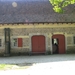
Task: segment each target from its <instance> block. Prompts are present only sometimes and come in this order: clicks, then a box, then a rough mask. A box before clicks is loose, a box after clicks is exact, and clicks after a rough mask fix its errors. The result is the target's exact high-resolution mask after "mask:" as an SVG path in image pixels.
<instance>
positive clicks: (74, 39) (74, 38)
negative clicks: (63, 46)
mask: <svg viewBox="0 0 75 75" xmlns="http://www.w3.org/2000/svg"><path fill="white" fill-rule="evenodd" d="M73 41H74V44H75V36H74V37H73Z"/></svg>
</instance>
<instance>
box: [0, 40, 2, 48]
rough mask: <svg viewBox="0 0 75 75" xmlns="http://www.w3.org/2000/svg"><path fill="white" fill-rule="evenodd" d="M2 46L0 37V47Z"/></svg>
mask: <svg viewBox="0 0 75 75" xmlns="http://www.w3.org/2000/svg"><path fill="white" fill-rule="evenodd" d="M1 46H2V40H1V39H0V47H1Z"/></svg>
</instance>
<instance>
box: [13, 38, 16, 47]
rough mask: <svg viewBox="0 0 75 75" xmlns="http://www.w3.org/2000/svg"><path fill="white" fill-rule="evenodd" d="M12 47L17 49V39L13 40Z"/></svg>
mask: <svg viewBox="0 0 75 75" xmlns="http://www.w3.org/2000/svg"><path fill="white" fill-rule="evenodd" d="M13 45H14V47H17V38H14V39H13Z"/></svg>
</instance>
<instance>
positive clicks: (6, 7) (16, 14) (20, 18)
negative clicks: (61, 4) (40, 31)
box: [0, 0, 75, 23]
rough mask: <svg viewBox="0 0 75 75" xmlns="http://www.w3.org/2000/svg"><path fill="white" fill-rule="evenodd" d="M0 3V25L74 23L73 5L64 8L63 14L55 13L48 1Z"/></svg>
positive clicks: (30, 0) (29, 0) (5, 1)
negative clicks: (15, 5)
mask: <svg viewBox="0 0 75 75" xmlns="http://www.w3.org/2000/svg"><path fill="white" fill-rule="evenodd" d="M14 1H15V2H16V3H17V7H13V6H12V3H13V1H7V0H4V1H2V0H1V1H0V23H26V22H33V23H34V22H75V5H69V6H68V7H66V8H65V11H66V12H65V13H64V14H59V13H55V12H54V11H53V9H52V5H51V4H50V3H49V0H27V1H24V0H22V1H16V0H14Z"/></svg>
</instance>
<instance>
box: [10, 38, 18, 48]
mask: <svg viewBox="0 0 75 75" xmlns="http://www.w3.org/2000/svg"><path fill="white" fill-rule="evenodd" d="M14 39H17V46H14ZM11 48H18V37H16V38H15V37H14V38H12V39H11Z"/></svg>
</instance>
